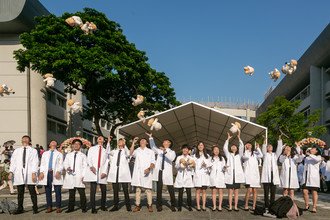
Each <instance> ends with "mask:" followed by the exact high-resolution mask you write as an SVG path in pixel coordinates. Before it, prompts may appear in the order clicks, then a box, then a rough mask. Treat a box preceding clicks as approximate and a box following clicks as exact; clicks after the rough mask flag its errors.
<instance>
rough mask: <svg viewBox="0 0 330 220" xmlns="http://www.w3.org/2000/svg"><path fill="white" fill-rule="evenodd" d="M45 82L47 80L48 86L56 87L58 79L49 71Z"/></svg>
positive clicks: (45, 76)
mask: <svg viewBox="0 0 330 220" xmlns="http://www.w3.org/2000/svg"><path fill="white" fill-rule="evenodd" d="M44 78H45V79H44V82H46V87H47V88H49V87H54V85H55V81H56V79H55V78H54V77H53V74H51V73H47V74H45V75H44Z"/></svg>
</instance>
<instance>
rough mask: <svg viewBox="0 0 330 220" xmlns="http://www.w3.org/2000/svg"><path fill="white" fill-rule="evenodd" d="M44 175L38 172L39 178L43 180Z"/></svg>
mask: <svg viewBox="0 0 330 220" xmlns="http://www.w3.org/2000/svg"><path fill="white" fill-rule="evenodd" d="M44 177H45V175H44V173H43V172H42V173H40V174H39V180H43V179H44Z"/></svg>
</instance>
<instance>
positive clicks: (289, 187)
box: [279, 146, 303, 199]
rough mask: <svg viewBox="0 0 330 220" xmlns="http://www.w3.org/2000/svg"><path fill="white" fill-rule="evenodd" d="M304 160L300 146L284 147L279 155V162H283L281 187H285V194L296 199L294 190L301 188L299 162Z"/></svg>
mask: <svg viewBox="0 0 330 220" xmlns="http://www.w3.org/2000/svg"><path fill="white" fill-rule="evenodd" d="M300 152H301V154H300ZM302 160H303V155H302V151H300V147H299V146H297V147H296V148H293V147H292V148H291V147H290V146H285V147H284V149H283V152H282V154H281V156H280V157H279V162H280V163H281V164H282V170H281V174H280V187H282V188H283V196H287V195H289V196H290V197H291V198H292V199H294V190H295V189H298V188H299V182H298V172H297V164H298V163H300V162H301V161H302Z"/></svg>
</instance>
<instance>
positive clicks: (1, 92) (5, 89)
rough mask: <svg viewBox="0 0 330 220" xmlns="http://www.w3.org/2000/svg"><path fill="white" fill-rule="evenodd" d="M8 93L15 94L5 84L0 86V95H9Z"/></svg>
mask: <svg viewBox="0 0 330 220" xmlns="http://www.w3.org/2000/svg"><path fill="white" fill-rule="evenodd" d="M10 93H12V94H15V92H14V90H13V89H12V88H10V87H8V86H7V85H6V84H2V85H1V86H0V96H3V95H4V94H6V95H9V94H10Z"/></svg>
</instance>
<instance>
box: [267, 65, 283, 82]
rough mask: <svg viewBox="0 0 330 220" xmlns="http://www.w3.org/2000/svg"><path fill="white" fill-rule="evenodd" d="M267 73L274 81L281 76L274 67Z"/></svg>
mask: <svg viewBox="0 0 330 220" xmlns="http://www.w3.org/2000/svg"><path fill="white" fill-rule="evenodd" d="M268 74H269V75H270V78H271V79H273V80H274V82H276V80H278V79H279V78H280V77H281V73H280V71H278V69H276V68H275V69H274V70H273V71H271V72H270V73H268Z"/></svg>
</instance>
